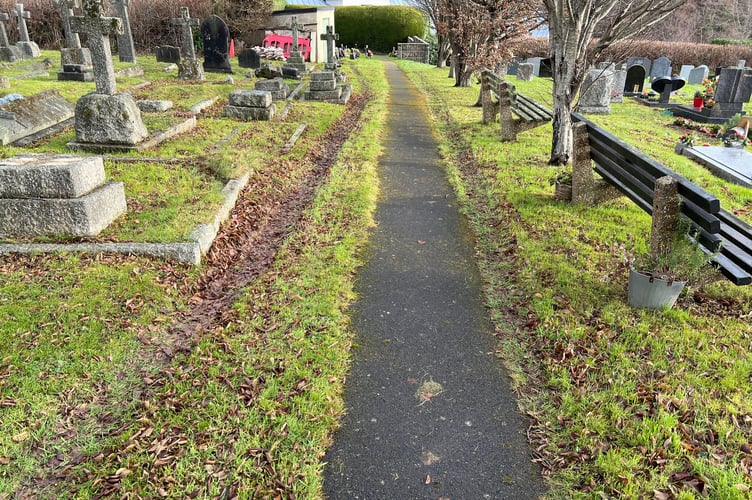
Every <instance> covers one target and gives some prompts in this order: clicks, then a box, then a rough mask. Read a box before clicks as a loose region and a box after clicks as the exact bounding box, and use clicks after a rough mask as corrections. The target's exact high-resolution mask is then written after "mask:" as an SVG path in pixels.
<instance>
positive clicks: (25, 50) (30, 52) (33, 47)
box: [16, 42, 42, 57]
mask: <svg viewBox="0 0 752 500" xmlns="http://www.w3.org/2000/svg"><path fill="white" fill-rule="evenodd" d="M16 47H18V49H19V50H20V51H21V53H22V54H24V56H26V57H39V56H41V55H42V52H41V51H40V50H39V46H38V45H37V44H36V42H16Z"/></svg>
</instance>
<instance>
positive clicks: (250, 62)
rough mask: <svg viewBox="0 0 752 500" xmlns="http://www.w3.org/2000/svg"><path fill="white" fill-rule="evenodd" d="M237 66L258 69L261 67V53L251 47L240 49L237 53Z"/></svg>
mask: <svg viewBox="0 0 752 500" xmlns="http://www.w3.org/2000/svg"><path fill="white" fill-rule="evenodd" d="M238 66H240V67H241V68H251V69H259V68H260V67H261V55H260V54H259V53H258V52H256V51H255V50H253V49H245V50H242V51H240V52H239V53H238Z"/></svg>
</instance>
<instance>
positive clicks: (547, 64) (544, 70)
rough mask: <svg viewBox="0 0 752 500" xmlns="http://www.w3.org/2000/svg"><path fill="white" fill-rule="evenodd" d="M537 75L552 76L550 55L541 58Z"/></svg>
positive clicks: (552, 69) (542, 76)
mask: <svg viewBox="0 0 752 500" xmlns="http://www.w3.org/2000/svg"><path fill="white" fill-rule="evenodd" d="M538 76H539V77H541V78H553V76H554V68H553V62H552V61H551V58H550V57H547V58H545V59H541V61H540V67H539V68H538Z"/></svg>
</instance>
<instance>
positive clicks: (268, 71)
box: [253, 63, 283, 80]
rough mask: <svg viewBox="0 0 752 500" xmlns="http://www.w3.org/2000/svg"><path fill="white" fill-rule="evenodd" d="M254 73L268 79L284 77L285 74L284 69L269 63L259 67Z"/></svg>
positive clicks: (258, 76) (257, 76)
mask: <svg viewBox="0 0 752 500" xmlns="http://www.w3.org/2000/svg"><path fill="white" fill-rule="evenodd" d="M253 74H254V75H256V78H266V79H267V80H271V79H273V78H282V76H283V75H282V69H280V68H278V67H277V66H272V65H271V64H268V63H264V64H262V65H261V67H260V68H259V69H257V70H256V71H254V72H253Z"/></svg>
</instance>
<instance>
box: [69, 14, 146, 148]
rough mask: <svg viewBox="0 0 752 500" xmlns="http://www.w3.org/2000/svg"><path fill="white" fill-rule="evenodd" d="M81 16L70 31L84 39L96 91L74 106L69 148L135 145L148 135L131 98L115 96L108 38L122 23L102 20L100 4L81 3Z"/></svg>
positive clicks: (115, 90)
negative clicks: (82, 34)
mask: <svg viewBox="0 0 752 500" xmlns="http://www.w3.org/2000/svg"><path fill="white" fill-rule="evenodd" d="M83 13H84V15H83V16H74V17H72V18H71V20H70V21H71V28H72V29H73V30H74V31H75V32H77V33H85V34H86V36H87V40H88V45H89V50H91V55H92V62H93V65H94V82H95V84H96V91H95V92H93V93H90V94H86V95H84V96H82V97H81V98H80V99H79V100H78V102H77V103H76V127H75V128H76V142H75V143H74V144H71V145H70V146H71V147H79V148H85V147H86V146H85V145H86V144H98V145H102V144H118V145H121V144H124V145H134V144H137V143H139V142H141V141H142V140H143V139H145V138H146V137H147V136H148V135H149V134H148V132H147V130H146V126H145V125H144V123H143V121H142V120H141V111H140V110H139V109H138V105H137V104H136V101H135V99H133V96H131V95H130V94H127V93H120V94H119V93H117V85H116V83H115V70H114V68H113V65H112V54H111V52H110V39H109V37H110V35H116V34H119V33H120V32H121V31H122V29H123V27H122V24H121V21H120V19H119V18H117V17H103V15H102V4H101V1H99V0H84V2H83Z"/></svg>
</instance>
